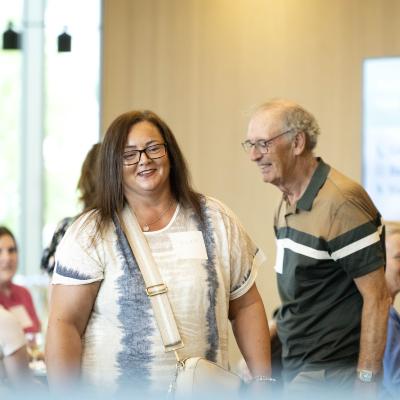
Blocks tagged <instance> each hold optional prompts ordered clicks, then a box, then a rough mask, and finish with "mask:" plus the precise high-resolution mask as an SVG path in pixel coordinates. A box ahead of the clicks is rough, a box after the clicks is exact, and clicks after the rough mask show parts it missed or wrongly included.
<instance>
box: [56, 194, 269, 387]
mask: <svg viewBox="0 0 400 400" xmlns="http://www.w3.org/2000/svg"><path fill="white" fill-rule="evenodd" d="M202 209H203V213H204V215H205V218H204V222H203V223H200V222H199V219H198V218H197V217H196V216H195V214H194V212H193V210H191V209H187V208H183V207H181V206H178V207H177V209H176V211H175V213H174V215H173V217H172V219H171V221H170V222H169V224H168V225H167V226H166V227H165V228H163V229H161V230H159V231H153V232H148V233H145V236H146V239H147V241H148V243H149V246H150V248H151V251H152V254H153V256H154V258H155V260H156V262H157V264H158V266H159V268H160V272H161V275H162V278H163V280H164V282H165V283H166V285H167V286H168V297H169V299H170V302H171V305H172V309H173V311H174V314H175V317H176V320H177V324H178V328H179V331H180V334H181V337H182V339H183V342H184V344H185V347H184V348H183V349H181V350H179V355H180V357H181V358H185V357H189V356H202V357H206V358H207V359H209V360H211V361H214V362H217V363H218V364H220V365H222V366H223V367H228V326H229V325H228V324H229V321H228V311H229V301H230V300H233V299H236V298H238V297H240V296H242V295H243V294H245V293H246V292H247V291H248V290H249V289H250V288H251V286H252V285H253V284H254V282H255V278H256V273H257V269H258V266H259V265H260V264H261V263H262V262H263V261H264V255H263V253H262V252H261V251H260V250H259V249H258V248H257V246H256V245H255V244H254V243H253V241H252V240H251V238H250V237H249V236H248V234H247V233H246V231H245V230H244V229H243V227H242V225H241V224H240V222H239V221H238V219H237V217H236V216H235V215H234V214H233V213H232V211H231V210H229V209H228V208H227V207H226V206H225V205H224V204H222V203H221V202H219V201H217V200H215V199H212V198H210V197H204V198H203V202H202ZM90 215H91V214H85V215H84V216H82V217H81V218H79V219H78V220H77V221H75V222H74V223H73V224H72V225H71V227H70V228H69V229H68V231H67V232H66V234H65V237H64V238H63V240H62V242H61V243H60V245H59V248H58V250H57V253H56V268H55V273H54V276H53V284H62V285H82V284H88V283H92V282H95V281H102V282H101V286H100V289H99V292H98V295H97V298H96V301H95V304H94V308H93V311H92V314H91V316H90V319H89V322H88V325H87V328H86V331H85V333H84V336H83V354H82V378H83V380H84V382H85V383H86V384H89V385H91V386H93V387H98V388H101V389H102V390H103V389H109V390H111V391H113V392H115V391H118V390H119V389H121V388H139V387H140V388H143V389H148V388H150V389H151V390H152V391H156V392H164V393H165V392H166V391H167V389H168V385H169V383H170V381H171V380H172V378H173V375H174V372H175V364H176V361H175V356H174V354H173V352H172V353H165V352H164V348H163V345H162V341H161V337H160V333H159V331H158V328H157V325H156V321H155V319H154V316H153V311H152V308H151V305H150V301H149V298H148V297H147V296H146V293H145V287H144V282H143V278H142V275H141V273H140V270H139V268H138V266H137V263H136V260H135V259H134V257H133V256H132V252H131V250H130V247H129V244H128V242H127V240H126V238H125V236H124V234H123V233H122V230H121V227H120V226H119V224H118V222H115V225H111V226H110V227H109V229H108V231H107V232H106V234H105V235H104V237H103V239H102V240H99V241H97V242H96V243H95V244H94V245H93V244H92V241H91V239H92V237H93V229H94V222H93V221H91V219H90ZM92 220H93V219H92ZM88 221H89V222H88Z"/></svg>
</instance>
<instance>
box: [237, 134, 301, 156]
mask: <svg viewBox="0 0 400 400" xmlns="http://www.w3.org/2000/svg"><path fill="white" fill-rule="evenodd" d="M292 131H293V129H289V130H287V131H285V132H282V133H280V134H279V135H276V136H274V137H273V138H271V139H268V140H264V139H260V140H256V141H255V142H251V141H250V140H245V141H244V142H243V143H242V147H243V149H244V151H245V152H246V153H250V150H251V149H252V147H254V148H255V149H256V150H258V151H259V152H260V153H261V154H267V153H268V152H269V151H270V149H271V144H272V143H273V141H274V140H275V139H278V138H279V137H281V136H283V135H286V134H287V133H289V132H292Z"/></svg>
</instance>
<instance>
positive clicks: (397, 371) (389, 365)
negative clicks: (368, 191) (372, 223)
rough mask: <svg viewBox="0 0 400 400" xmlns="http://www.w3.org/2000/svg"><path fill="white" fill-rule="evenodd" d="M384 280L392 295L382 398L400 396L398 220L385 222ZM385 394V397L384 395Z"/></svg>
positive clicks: (399, 239) (399, 259)
mask: <svg viewBox="0 0 400 400" xmlns="http://www.w3.org/2000/svg"><path fill="white" fill-rule="evenodd" d="M385 226H386V272H385V277H386V282H387V286H388V289H389V293H390V296H391V297H392V307H390V314H389V320H388V331H387V339H386V349H385V355H384V358H383V388H384V392H385V394H384V398H393V399H398V398H400V315H399V313H398V312H397V311H396V309H395V308H394V306H393V303H394V300H395V298H396V296H397V294H398V293H399V292H400V222H386V223H385ZM385 396H386V397H385Z"/></svg>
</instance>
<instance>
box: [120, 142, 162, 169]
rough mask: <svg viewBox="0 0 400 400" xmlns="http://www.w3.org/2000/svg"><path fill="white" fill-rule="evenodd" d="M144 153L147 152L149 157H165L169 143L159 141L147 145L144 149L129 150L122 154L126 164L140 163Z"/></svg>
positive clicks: (153, 158) (152, 158)
mask: <svg viewBox="0 0 400 400" xmlns="http://www.w3.org/2000/svg"><path fill="white" fill-rule="evenodd" d="M142 153H145V154H146V156H147V158H150V159H151V160H155V159H157V158H161V157H164V156H165V155H166V154H167V144H166V143H157V144H152V145H151V146H147V147H146V148H144V149H142V150H128V151H126V152H125V153H124V154H122V160H123V164H124V165H135V164H138V163H139V161H140V159H141V157H142Z"/></svg>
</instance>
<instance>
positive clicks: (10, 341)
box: [0, 308, 26, 358]
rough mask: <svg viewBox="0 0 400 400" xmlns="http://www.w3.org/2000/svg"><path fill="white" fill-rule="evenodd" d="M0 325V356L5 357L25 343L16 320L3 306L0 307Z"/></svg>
mask: <svg viewBox="0 0 400 400" xmlns="http://www.w3.org/2000/svg"><path fill="white" fill-rule="evenodd" d="M0 326H1V329H0V356H1V355H2V356H3V357H7V356H9V355H11V354H13V353H15V352H16V351H17V350H19V349H20V348H21V347H22V346H24V345H25V344H26V342H25V336H24V332H23V330H22V327H21V325H20V324H19V323H18V320H17V319H16V318H15V317H14V316H13V315H12V314H11V313H10V312H8V311H6V310H4V309H3V308H0ZM0 358H2V357H0Z"/></svg>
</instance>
